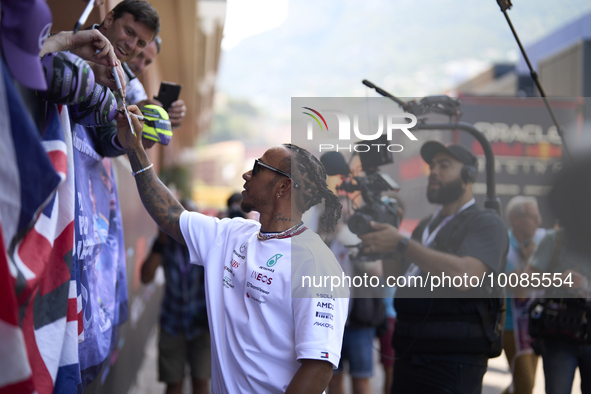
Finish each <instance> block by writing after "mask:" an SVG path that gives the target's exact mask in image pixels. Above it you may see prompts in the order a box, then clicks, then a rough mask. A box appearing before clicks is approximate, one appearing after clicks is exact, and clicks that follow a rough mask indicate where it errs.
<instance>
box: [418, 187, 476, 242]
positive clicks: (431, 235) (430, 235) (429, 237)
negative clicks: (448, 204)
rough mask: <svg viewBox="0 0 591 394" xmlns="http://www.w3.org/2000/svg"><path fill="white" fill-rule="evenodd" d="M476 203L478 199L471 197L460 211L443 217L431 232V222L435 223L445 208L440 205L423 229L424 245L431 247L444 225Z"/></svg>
mask: <svg viewBox="0 0 591 394" xmlns="http://www.w3.org/2000/svg"><path fill="white" fill-rule="evenodd" d="M475 203H476V200H474V199H471V200H470V201H468V202H467V203H465V204H464V205H463V206H462V207H461V208H460V209H459V210H458V212H456V213H454V214H453V215H449V216H448V217H446V218H445V219H443V220H442V221H441V223H439V226H437V227H436V228H435V230H433V231H432V232H429V227H430V226H431V223H433V221H434V220H435V219H436V218H437V216H439V213H440V212H441V210H442V209H443V207H439V209H438V210H437V211H436V212H435V213H434V214H433V216H432V217H431V220H429V223H428V224H427V226H425V229H424V230H423V238H422V242H421V243H422V244H423V246H426V247H429V246H430V245H431V244H432V243H433V240H435V237H436V236H437V234H438V233H439V230H441V229H442V228H443V227H445V225H446V224H448V223H449V222H450V221H451V220H452V219H453V218H455V217H456V215H458V214H460V213H461V212H462V211H464V210H465V209H468V208H469V207H471V206H472V205H474V204H475Z"/></svg>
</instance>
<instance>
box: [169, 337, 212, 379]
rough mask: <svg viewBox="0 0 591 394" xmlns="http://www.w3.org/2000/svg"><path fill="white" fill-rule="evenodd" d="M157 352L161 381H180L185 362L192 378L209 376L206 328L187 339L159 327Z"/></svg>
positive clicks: (208, 344)
mask: <svg viewBox="0 0 591 394" xmlns="http://www.w3.org/2000/svg"><path fill="white" fill-rule="evenodd" d="M158 353H159V354H158V374H159V379H158V380H159V381H161V382H164V383H178V382H182V381H183V379H184V377H185V365H186V364H187V363H188V364H189V366H190V367H191V377H192V378H194V379H210V378H211V344H210V339H209V331H207V330H204V331H203V332H202V333H201V334H199V335H198V336H197V337H195V338H193V339H191V340H189V341H188V340H187V339H186V338H185V336H184V335H178V336H173V335H170V334H169V333H167V332H166V331H164V330H162V329H160V339H159V341H158Z"/></svg>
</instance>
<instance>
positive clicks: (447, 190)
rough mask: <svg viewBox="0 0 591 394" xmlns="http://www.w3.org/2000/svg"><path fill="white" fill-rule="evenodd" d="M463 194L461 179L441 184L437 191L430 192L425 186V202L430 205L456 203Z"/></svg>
mask: <svg viewBox="0 0 591 394" xmlns="http://www.w3.org/2000/svg"><path fill="white" fill-rule="evenodd" d="M463 194H464V188H463V186H462V179H461V178H459V177H458V179H456V180H454V181H451V182H448V183H445V184H442V185H441V186H440V187H439V190H430V189H429V186H427V200H429V202H430V203H431V204H441V205H446V204H450V203H452V202H454V201H457V200H458V199H459V198H460V197H462V195H463Z"/></svg>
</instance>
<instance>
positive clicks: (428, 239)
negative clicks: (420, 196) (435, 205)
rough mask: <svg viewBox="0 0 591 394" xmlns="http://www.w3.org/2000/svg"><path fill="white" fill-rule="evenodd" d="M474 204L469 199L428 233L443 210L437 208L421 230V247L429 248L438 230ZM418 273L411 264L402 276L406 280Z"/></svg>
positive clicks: (415, 266) (474, 201) (413, 264)
mask: <svg viewBox="0 0 591 394" xmlns="http://www.w3.org/2000/svg"><path fill="white" fill-rule="evenodd" d="M475 203H476V200H474V199H471V200H470V201H468V202H467V203H465V204H464V205H463V206H462V207H461V208H460V209H459V210H458V212H456V213H454V214H453V215H450V216H448V217H446V218H445V219H443V220H442V221H441V223H439V226H437V227H436V228H435V230H433V231H431V232H429V227H430V226H431V223H433V221H434V220H435V219H436V218H437V216H439V213H440V212H441V210H442V209H443V207H439V209H437V211H435V213H434V214H433V216H431V220H429V223H427V226H425V229H424V230H423V237H422V240H421V243H422V244H423V246H426V247H429V245H431V244H432V243H433V240H435V237H436V236H437V234H438V233H439V230H441V229H442V228H443V227H445V225H446V224H448V223H449V222H450V221H451V220H452V219H453V218H454V217H456V215H458V214H459V213H460V212H462V211H464V210H465V209H468V208H469V207H471V206H472V205H474V204H475ZM420 272H421V269H420V268H419V267H418V266H417V265H416V264H415V263H411V264H410V266H409V267H408V269H407V270H406V273H405V274H404V276H406V277H407V278H408V277H409V276H412V275H418V274H419V273H420Z"/></svg>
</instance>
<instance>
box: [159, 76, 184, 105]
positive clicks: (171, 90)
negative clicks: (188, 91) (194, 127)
mask: <svg viewBox="0 0 591 394" xmlns="http://www.w3.org/2000/svg"><path fill="white" fill-rule="evenodd" d="M182 86H183V85H179V84H176V83H173V82H162V83H161V84H160V91H159V92H158V96H156V97H155V99H156V100H158V101H160V102H161V103H162V107H163V108H164V109H165V110H166V111H168V109H169V108H170V105H171V104H172V103H174V102H175V101H177V100H178V99H179V95H180V94H181V87H182Z"/></svg>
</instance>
